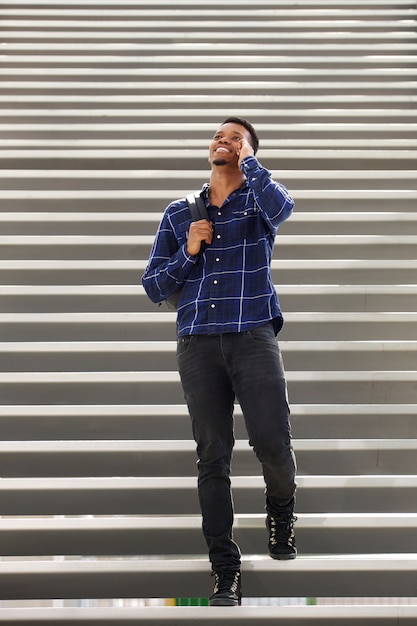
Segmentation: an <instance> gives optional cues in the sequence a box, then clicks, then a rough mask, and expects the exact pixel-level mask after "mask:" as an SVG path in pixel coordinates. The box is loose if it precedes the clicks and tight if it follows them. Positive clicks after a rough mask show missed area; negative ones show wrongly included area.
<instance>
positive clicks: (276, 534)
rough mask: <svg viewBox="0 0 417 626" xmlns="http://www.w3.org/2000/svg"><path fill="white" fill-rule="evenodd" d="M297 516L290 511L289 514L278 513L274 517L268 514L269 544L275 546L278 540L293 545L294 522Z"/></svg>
mask: <svg viewBox="0 0 417 626" xmlns="http://www.w3.org/2000/svg"><path fill="white" fill-rule="evenodd" d="M296 521H297V518H296V516H295V515H293V514H292V513H291V514H289V515H280V516H277V517H274V516H273V515H270V516H269V530H270V537H269V541H270V543H271V545H273V546H276V545H277V543H278V541H280V542H281V543H284V542H285V543H287V544H288V545H289V546H293V544H294V540H295V534H294V524H295V522H296Z"/></svg>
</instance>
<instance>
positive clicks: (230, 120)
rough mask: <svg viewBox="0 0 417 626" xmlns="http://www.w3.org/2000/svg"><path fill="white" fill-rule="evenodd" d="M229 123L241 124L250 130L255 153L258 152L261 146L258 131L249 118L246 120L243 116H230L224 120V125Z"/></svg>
mask: <svg viewBox="0 0 417 626" xmlns="http://www.w3.org/2000/svg"><path fill="white" fill-rule="evenodd" d="M229 123H231V124H239V125H240V126H244V127H245V128H246V130H247V131H249V134H250V136H251V144H252V148H253V153H254V154H256V153H257V152H258V148H259V137H258V135H257V133H256V130H255V129H254V127H253V126H252V124H251V123H250V122H248V120H245V119H244V118H243V117H228V118H227V119H225V120H224V122H223V124H222V126H223V125H224V124H229Z"/></svg>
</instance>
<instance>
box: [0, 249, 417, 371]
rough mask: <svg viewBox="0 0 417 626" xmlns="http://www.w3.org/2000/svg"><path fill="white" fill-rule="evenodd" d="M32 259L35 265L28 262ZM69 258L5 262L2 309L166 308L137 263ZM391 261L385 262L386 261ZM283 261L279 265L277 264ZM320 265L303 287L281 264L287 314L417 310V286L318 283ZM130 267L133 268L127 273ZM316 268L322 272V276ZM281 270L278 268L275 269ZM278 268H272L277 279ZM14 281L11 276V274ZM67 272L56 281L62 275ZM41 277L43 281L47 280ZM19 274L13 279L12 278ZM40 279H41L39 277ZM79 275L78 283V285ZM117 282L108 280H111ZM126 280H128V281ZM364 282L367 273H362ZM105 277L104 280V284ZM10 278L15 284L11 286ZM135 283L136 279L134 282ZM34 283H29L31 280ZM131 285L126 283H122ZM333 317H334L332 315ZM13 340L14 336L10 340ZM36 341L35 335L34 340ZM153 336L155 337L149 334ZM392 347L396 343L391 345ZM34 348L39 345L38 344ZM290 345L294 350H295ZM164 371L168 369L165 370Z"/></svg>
mask: <svg viewBox="0 0 417 626" xmlns="http://www.w3.org/2000/svg"><path fill="white" fill-rule="evenodd" d="M29 263H32V267H30V268H29V267H28V264H29ZM64 263H65V261H61V262H56V261H51V262H50V264H49V263H48V262H40V263H39V262H36V261H31V262H30V261H26V263H23V262H22V263H21V262H16V263H13V261H6V262H5V261H3V262H2V261H0V276H1V277H2V279H3V284H2V285H1V286H0V310H1V312H2V313H3V314H7V313H13V312H14V313H22V314H23V313H25V312H26V313H29V312H32V313H33V314H35V313H40V314H42V313H53V312H55V313H70V312H71V311H73V312H86V311H90V312H93V311H96V312H101V313H104V312H113V311H114V312H117V311H124V312H125V313H127V312H129V311H131V312H136V311H138V310H140V311H142V312H143V313H145V312H155V311H158V309H159V308H160V309H161V310H160V311H158V313H160V312H162V311H164V310H166V306H165V305H162V306H161V307H158V305H156V304H155V303H153V302H151V301H150V300H149V299H148V297H147V296H146V294H145V292H144V289H143V287H141V286H140V285H136V286H135V285H133V284H128V283H129V281H128V277H129V275H130V276H134V277H135V280H136V281H137V282H138V267H137V266H136V267H131V266H129V265H131V264H127V267H126V266H125V265H124V264H123V263H117V262H113V263H111V264H110V263H109V262H108V263H100V262H96V263H91V262H90V263H88V265H87V263H86V264H85V265H87V267H85V266H84V263H83V262H79V264H77V263H74V262H73V261H69V262H68V265H67V267H65V268H64V267H62V265H63V264H64ZM306 264H307V263H306ZM385 264H386V263H385ZM385 264H384V263H381V264H375V265H371V267H369V265H368V263H367V262H366V261H363V262H362V263H357V264H356V265H355V267H354V268H349V269H348V272H350V276H351V278H352V279H353V277H354V270H355V269H356V272H358V273H359V272H361V271H362V272H363V273H364V274H365V275H366V276H368V275H371V274H372V271H374V272H376V271H379V272H381V270H383V269H384V265H385ZM277 265H278V263H277ZM416 266H417V263H416V262H415V261H413V262H411V263H410V264H407V263H406V262H405V263H398V262H397V263H396V264H395V266H394V267H390V268H387V269H389V270H391V271H390V272H389V273H390V274H391V275H392V273H393V272H395V271H397V272H398V274H400V273H401V272H402V273H403V278H405V276H407V270H409V272H413V271H415V269H416ZM322 269H326V268H321V267H320V265H319V264H316V263H312V264H311V265H310V266H309V268H308V269H307V267H306V268H305V272H304V277H308V276H310V275H312V274H313V273H314V272H316V274H315V275H314V276H313V277H312V281H311V282H312V283H313V285H306V286H298V285H297V284H286V281H287V279H288V278H287V276H286V275H285V274H284V272H285V270H286V267H285V265H284V264H282V263H281V264H280V271H281V273H282V277H280V278H281V283H280V284H278V285H276V289H277V291H278V293H279V297H280V301H281V304H282V305H283V307H284V310H285V311H286V312H287V313H286V315H285V317H286V319H290V318H288V315H291V312H299V313H301V312H306V311H311V312H312V314H314V317H315V316H316V314H317V313H316V312H317V311H319V310H320V311H321V312H322V314H324V313H325V312H328V313H331V312H335V313H343V312H344V313H348V312H352V313H355V312H358V311H362V312H363V313H366V312H371V311H380V310H381V308H382V309H383V308H385V311H386V312H388V311H390V310H391V309H392V310H393V312H396V311H397V310H401V311H402V312H403V313H406V312H407V311H409V312H410V313H412V312H414V303H415V296H416V292H417V285H413V284H409V285H406V284H404V285H398V286H395V285H394V286H390V285H354V284H352V283H353V280H351V284H350V285H349V286H339V285H329V284H327V285H326V284H320V283H318V284H314V281H315V280H319V277H320V276H321V275H322V273H321V271H320V270H322ZM127 270H129V271H127ZM317 272H320V273H319V274H318V273H317ZM276 273H277V274H278V272H276ZM331 273H332V275H333V278H334V280H337V278H341V277H342V276H343V273H344V272H343V267H342V268H340V269H339V271H338V267H337V265H335V266H334V267H333V268H332V272H331ZM296 274H297V275H298V276H299V277H300V276H302V275H303V266H302V265H301V264H298V265H297V272H296V268H292V273H291V275H292V276H295V275H296ZM274 275H275V272H274V271H273V272H272V276H273V277H274ZM8 276H9V277H10V278H11V280H9V281H8V280H7V277H8ZM59 276H62V279H61V280H60V281H59V282H60V284H59V285H57V284H56V283H57V282H58V277H59ZM42 277H44V278H43V280H42ZM13 278H14V280H13ZM37 278H38V279H37ZM75 278H77V284H75ZM112 278H113V280H112V284H107V281H108V280H111V279H112ZM123 279H124V280H123ZM362 280H363V277H362ZM100 281H103V284H101V283H100ZM8 282H10V283H11V284H7V283H8ZM132 282H133V281H132ZM28 283H30V284H28ZM123 283H127V284H123ZM329 317H330V316H329ZM9 339H10V340H11V337H10V338H9ZM34 339H35V338H34ZM150 339H152V337H150ZM390 345H392V344H390ZM33 347H35V346H33ZM290 349H291V348H290ZM162 369H163V368H162Z"/></svg>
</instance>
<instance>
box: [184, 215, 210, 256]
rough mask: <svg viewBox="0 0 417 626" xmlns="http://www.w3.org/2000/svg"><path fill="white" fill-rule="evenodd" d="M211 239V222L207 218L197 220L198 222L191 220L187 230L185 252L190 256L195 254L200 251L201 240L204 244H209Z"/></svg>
mask: <svg viewBox="0 0 417 626" xmlns="http://www.w3.org/2000/svg"><path fill="white" fill-rule="evenodd" d="M212 239H213V224H212V223H211V222H208V221H207V220H198V222H191V225H190V230H189V232H188V241H187V252H188V254H189V255H191V256H196V255H197V254H199V253H200V248H201V242H202V241H205V242H206V244H208V245H209V244H211V242H212Z"/></svg>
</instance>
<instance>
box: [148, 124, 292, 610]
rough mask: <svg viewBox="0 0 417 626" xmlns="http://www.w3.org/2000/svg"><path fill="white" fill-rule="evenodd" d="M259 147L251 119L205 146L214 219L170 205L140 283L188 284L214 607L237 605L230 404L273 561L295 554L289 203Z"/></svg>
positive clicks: (188, 345) (152, 287)
mask: <svg viewBox="0 0 417 626" xmlns="http://www.w3.org/2000/svg"><path fill="white" fill-rule="evenodd" d="M258 143H259V142H258V137H257V134H256V132H255V130H254V128H253V126H252V125H251V124H250V123H249V122H248V121H246V120H244V119H242V118H237V117H232V118H228V119H226V120H225V121H224V122H223V124H222V125H221V126H220V128H219V129H218V130H217V132H216V133H215V135H214V138H213V140H212V142H211V144H210V150H209V162H210V164H211V176H210V182H209V183H206V184H205V185H203V188H202V190H201V197H202V198H203V199H204V201H205V204H206V207H207V211H208V215H209V218H210V221H207V220H200V221H196V222H191V214H190V211H189V209H188V207H187V203H186V201H185V200H184V199H182V200H177V201H175V202H172V203H171V204H170V205H169V206H168V207H167V209H166V211H165V213H164V216H163V218H162V221H161V224H160V226H159V229H158V233H157V235H156V239H155V242H154V245H153V248H152V251H151V255H150V259H149V263H148V265H147V268H146V270H145V273H144V276H143V279H142V284H143V286H144V288H145V291H146V293H147V294H148V296H149V297H150V299H151V300H152V301H153V302H161V301H162V300H165V299H166V298H167V297H169V296H170V295H172V294H174V293H175V292H176V291H178V289H179V288H180V287H182V292H181V296H180V300H179V305H178V317H177V329H178V345H177V361H178V368H179V373H180V377H181V383H182V387H183V391H184V397H185V400H186V402H187V405H188V410H189V413H190V417H191V423H192V430H193V436H194V439H195V441H196V444H197V455H198V495H199V501H200V506H201V512H202V518H203V533H204V537H205V539H206V542H207V546H208V552H209V558H210V562H211V566H212V573H213V575H214V576H215V585H214V591H213V593H212V595H211V596H210V605H212V606H234V605H237V604H240V600H241V581H240V566H241V558H240V550H239V547H238V546H237V544H236V543H235V542H234V540H233V533H232V526H233V502H232V496H231V483H230V477H229V476H230V466H231V458H232V450H233V445H234V434H233V405H234V401H235V399H236V400H238V401H239V403H240V405H241V408H242V412H243V416H244V420H245V425H246V429H247V432H248V435H249V443H250V445H251V446H252V447H253V450H254V452H255V454H256V456H257V458H258V459H259V461H260V464H261V467H262V472H263V476H264V480H265V485H266V490H265V494H266V505H265V509H266V526H267V529H268V533H269V543H268V552H269V555H270V556H271V557H272V558H273V559H293V558H295V556H296V553H297V552H296V547H295V540H294V530H293V527H294V521H295V520H296V518H295V516H294V514H293V510H294V500H295V489H296V483H295V474H296V464H295V457H294V452H293V449H292V444H291V432H290V425H289V407H288V403H287V392H286V381H285V374H284V368H283V364H282V359H281V354H280V350H279V347H278V343H277V340H276V334H277V333H278V332H279V330H280V329H281V327H282V324H283V319H282V314H281V310H280V306H279V302H278V298H277V295H276V292H275V289H274V285H273V282H272V279H271V274H270V263H271V257H272V251H273V246H274V241H275V235H276V232H277V228H278V226H279V224H280V223H282V222H283V221H284V220H286V219H287V218H288V217H289V216H290V215H291V213H292V210H293V206H294V202H293V200H292V199H291V197H290V195H289V193H288V191H287V190H286V188H285V187H284V186H283V185H281V184H280V183H278V182H275V181H274V180H272V178H271V174H270V172H269V171H268V170H266V169H265V168H264V167H262V165H261V164H260V163H259V161H258V160H257V159H256V157H255V154H256V152H257V149H258ZM202 242H204V246H203V248H202V247H201V245H202Z"/></svg>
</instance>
